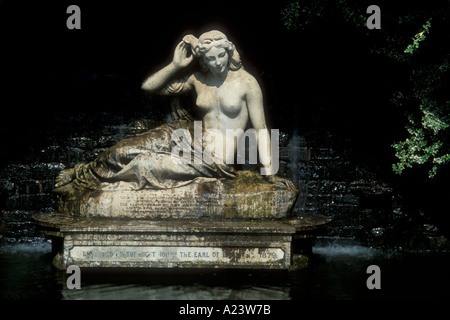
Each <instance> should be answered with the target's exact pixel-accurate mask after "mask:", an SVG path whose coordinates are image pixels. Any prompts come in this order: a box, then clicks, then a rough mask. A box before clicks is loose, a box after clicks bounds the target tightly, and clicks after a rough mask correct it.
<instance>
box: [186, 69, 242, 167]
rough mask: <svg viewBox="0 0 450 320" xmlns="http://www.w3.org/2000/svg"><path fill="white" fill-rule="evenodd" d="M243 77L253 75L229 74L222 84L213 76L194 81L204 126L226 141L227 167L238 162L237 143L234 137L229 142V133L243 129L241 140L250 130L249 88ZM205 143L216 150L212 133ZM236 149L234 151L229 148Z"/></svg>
mask: <svg viewBox="0 0 450 320" xmlns="http://www.w3.org/2000/svg"><path fill="white" fill-rule="evenodd" d="M243 77H244V78H245V77H250V75H249V74H248V73H247V72H245V71H243V70H238V71H229V72H228V75H227V77H226V79H225V80H224V81H220V82H218V81H217V79H215V78H213V77H211V76H209V74H201V73H198V74H194V75H193V77H191V79H192V83H193V85H194V88H195V91H196V93H197V100H196V105H197V108H198V109H199V110H200V111H201V113H202V117H203V118H202V120H203V126H204V128H205V129H206V130H209V132H210V133H214V134H215V135H216V137H215V138H216V139H217V138H219V139H222V143H223V148H224V151H223V160H224V161H226V162H227V163H229V161H231V159H234V155H235V153H236V143H235V141H234V137H231V136H229V137H228V138H227V136H226V130H227V129H232V130H236V129H241V131H240V132H239V133H238V134H237V135H236V137H237V138H238V139H239V138H240V136H241V135H242V133H243V132H244V130H245V128H246V127H247V123H248V118H249V115H248V109H247V102H246V92H247V86H246V85H245V84H246V81H243ZM211 129H217V130H211ZM236 133H237V131H236ZM218 136H219V137H218ZM203 140H204V142H205V143H206V144H208V143H209V144H210V146H209V148H210V149H212V148H213V147H215V146H211V143H213V141H214V138H212V137H210V136H208V131H207V132H206V135H205V136H204V137H203ZM205 140H207V141H205ZM216 141H217V140H216ZM233 145H234V148H230V147H228V148H227V147H226V146H233ZM216 156H217V154H216Z"/></svg>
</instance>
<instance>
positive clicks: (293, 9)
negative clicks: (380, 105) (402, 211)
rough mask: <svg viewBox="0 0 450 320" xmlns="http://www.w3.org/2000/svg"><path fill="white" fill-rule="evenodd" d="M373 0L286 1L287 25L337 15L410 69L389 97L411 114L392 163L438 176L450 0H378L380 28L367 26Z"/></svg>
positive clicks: (448, 145)
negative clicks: (423, 0) (420, 0)
mask: <svg viewBox="0 0 450 320" xmlns="http://www.w3.org/2000/svg"><path fill="white" fill-rule="evenodd" d="M370 4H372V3H371V2H366V1H363V0H335V1H312V0H298V1H295V2H291V3H289V4H288V5H287V6H286V8H285V9H284V10H283V11H282V19H283V22H284V25H285V26H286V28H287V29H289V30H301V31H306V30H307V27H309V26H311V24H312V22H314V23H320V22H321V21H320V19H324V18H328V17H330V16H331V17H334V18H335V21H339V20H340V21H342V23H345V24H347V25H349V26H351V27H353V30H354V31H355V34H359V37H360V39H364V41H366V43H370V45H369V46H368V48H367V50H368V53H370V54H372V55H378V56H381V57H384V58H386V59H387V60H390V61H392V62H394V63H396V64H397V65H398V66H401V67H402V70H405V71H404V72H406V73H407V74H409V82H407V83H401V84H399V87H398V88H397V89H395V88H394V90H393V91H394V92H395V91H397V92H396V93H395V94H394V95H393V96H392V99H391V101H392V102H393V105H394V106H396V107H397V108H400V110H403V111H404V114H405V117H406V119H408V123H407V125H406V126H405V138H404V139H403V140H402V141H398V142H395V143H393V145H392V147H393V148H394V151H395V156H396V157H397V159H398V161H397V163H395V164H393V165H392V168H393V171H394V172H395V173H398V174H400V173H403V172H404V170H405V169H406V168H412V167H424V168H426V169H427V170H428V176H429V177H430V178H432V177H435V176H436V175H437V174H438V172H439V169H440V168H441V167H442V166H444V165H448V164H449V163H450V141H449V138H450V132H449V130H450V129H449V127H450V90H449V89H450V62H449V61H450V46H449V44H450V33H449V32H448V30H449V29H448V28H449V24H450V2H448V1H444V0H436V1H434V2H429V3H418V4H415V3H413V2H409V1H401V2H399V3H396V4H395V5H394V4H392V2H384V1H382V0H379V2H377V3H376V4H377V5H378V6H379V7H380V8H381V17H382V18H381V21H382V28H381V30H376V31H373V30H368V28H367V27H366V19H367V17H368V15H367V14H366V8H367V7H368V6H369V5H370ZM385 8H388V9H385ZM322 21H323V20H322ZM432 21H433V29H432V27H431V22H432ZM411 35H414V36H413V37H412V38H411ZM340 36H343V37H345V35H340ZM411 40H412V43H411ZM399 90H402V92H400V91H399ZM386 116H389V115H386Z"/></svg>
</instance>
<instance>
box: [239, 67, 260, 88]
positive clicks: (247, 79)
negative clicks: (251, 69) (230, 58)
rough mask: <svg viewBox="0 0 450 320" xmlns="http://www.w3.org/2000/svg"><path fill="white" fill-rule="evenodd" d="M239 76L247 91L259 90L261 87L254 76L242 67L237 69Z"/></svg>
mask: <svg viewBox="0 0 450 320" xmlns="http://www.w3.org/2000/svg"><path fill="white" fill-rule="evenodd" d="M236 72H239V73H240V74H239V77H240V78H241V79H242V82H243V83H244V84H245V86H246V88H247V90H248V91H249V92H259V91H260V90H261V87H260V86H259V83H258V81H257V80H256V78H255V77H254V76H252V75H251V74H250V73H248V72H247V71H245V70H243V69H239V70H238V71H236Z"/></svg>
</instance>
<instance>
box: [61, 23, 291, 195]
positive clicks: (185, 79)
mask: <svg viewBox="0 0 450 320" xmlns="http://www.w3.org/2000/svg"><path fill="white" fill-rule="evenodd" d="M194 59H199V64H200V66H201V69H202V70H201V71H200V72H195V73H191V74H186V72H184V74H183V71H185V70H186V67H188V66H189V65H190V64H191V63H192V61H193V60H194ZM142 89H143V90H146V91H148V92H150V93H155V94H161V95H179V94H185V93H188V92H194V93H195V94H196V108H198V111H199V113H200V114H201V115H202V119H201V120H202V126H203V128H202V130H203V131H202V132H203V133H204V134H203V135H202V141H197V143H199V144H200V145H201V146H202V149H203V151H204V150H206V149H207V148H208V150H209V151H211V150H218V149H216V147H219V148H223V152H216V153H214V152H208V153H205V152H203V155H202V156H203V157H202V160H201V161H198V159H192V161H174V153H173V152H172V151H173V148H174V147H176V146H177V144H178V143H180V142H179V141H176V140H175V141H174V139H172V136H173V133H174V131H175V130H177V129H186V132H188V133H189V134H190V136H191V137H190V138H191V141H193V140H192V139H193V138H194V134H193V130H194V122H192V121H190V119H189V117H187V113H186V111H185V110H184V109H182V108H179V109H178V110H175V113H174V114H175V115H181V117H179V119H175V120H176V121H173V123H169V124H164V125H162V126H160V127H157V128H155V129H152V130H150V131H148V132H146V133H144V134H140V135H137V136H135V137H131V138H128V139H124V140H122V141H120V142H119V143H118V144H116V145H115V146H113V147H111V148H110V149H108V150H106V151H105V152H103V153H102V154H100V155H99V156H98V158H96V159H95V160H94V161H92V162H90V163H87V164H78V165H77V166H75V168H71V169H66V170H63V171H62V172H61V173H60V174H59V176H58V177H57V179H56V184H55V187H56V190H55V191H56V192H60V193H64V192H65V190H68V188H70V189H72V190H73V189H76V190H96V189H98V188H99V186H100V185H101V184H102V183H115V182H119V181H126V182H129V183H131V184H132V185H133V186H134V189H136V190H140V189H143V188H150V189H168V188H174V187H179V186H182V185H186V184H188V183H191V182H192V181H194V180H195V179H197V178H202V177H203V178H217V179H220V178H226V179H233V178H235V177H236V171H235V169H234V168H233V167H232V166H230V165H228V164H230V163H234V161H233V159H234V158H235V156H236V144H234V139H235V137H234V136H233V137H232V139H233V141H227V139H228V140H229V139H231V138H229V137H228V136H227V135H226V130H227V129H233V130H236V129H241V130H237V131H236V132H242V133H243V132H244V130H245V129H246V127H247V124H248V121H249V120H250V121H251V124H252V126H253V128H254V129H256V130H267V128H266V121H265V116H264V108H263V97H262V92H261V88H260V86H259V84H258V83H257V81H256V80H255V78H254V77H253V76H251V75H250V74H249V73H248V72H246V71H245V70H244V68H243V67H242V64H241V59H240V56H239V54H238V51H237V50H236V48H235V46H234V45H233V43H232V42H230V41H229V40H228V39H227V37H226V36H225V35H224V34H223V33H222V32H220V31H216V30H213V31H209V32H206V33H204V34H202V35H201V36H200V37H199V38H198V39H197V38H195V37H194V36H192V35H187V36H185V37H184V38H183V40H182V41H181V42H180V43H179V44H178V45H177V46H176V48H175V52H174V55H173V60H172V62H171V63H170V64H169V65H167V66H166V67H164V68H162V69H161V70H159V71H157V72H156V73H154V74H153V75H151V76H149V77H148V78H147V79H146V80H145V81H144V82H143V84H142ZM208 132H214V133H215V134H214V137H211V136H210V135H208ZM217 133H218V134H217ZM265 137H266V138H259V139H257V147H258V151H259V157H260V160H261V163H262V164H263V168H264V170H265V176H264V177H265V178H266V180H267V181H269V182H271V183H275V184H277V185H279V186H284V187H288V188H290V189H293V190H295V187H294V185H293V184H292V182H291V181H289V180H286V179H283V178H280V177H278V176H276V175H274V174H273V173H274V172H273V171H274V170H273V165H272V163H271V153H270V152H271V150H270V136H269V135H266V136H265ZM187 138H188V140H189V137H187ZM237 139H239V136H238V137H237ZM230 143H232V144H230ZM193 144H194V145H195V143H193ZM211 144H212V145H213V146H211ZM214 144H215V145H214ZM227 145H234V146H235V147H234V148H230V147H228V148H226V146H227ZM219 151H221V150H220V149H219ZM196 154H198V153H197V152H192V153H191V155H192V157H194V156H195V155H196ZM205 156H209V157H213V158H214V159H208V160H209V161H205ZM175 158H176V157H175Z"/></svg>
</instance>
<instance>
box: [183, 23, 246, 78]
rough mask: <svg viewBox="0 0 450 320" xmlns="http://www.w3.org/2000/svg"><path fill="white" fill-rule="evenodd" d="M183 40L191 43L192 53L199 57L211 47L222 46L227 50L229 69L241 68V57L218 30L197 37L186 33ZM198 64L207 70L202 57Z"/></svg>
mask: <svg viewBox="0 0 450 320" xmlns="http://www.w3.org/2000/svg"><path fill="white" fill-rule="evenodd" d="M183 41H184V42H186V43H189V44H190V45H191V49H192V54H193V55H194V56H196V57H199V58H200V57H203V56H204V54H205V53H206V52H208V51H209V50H210V49H211V48H212V47H216V48H224V49H225V50H227V52H228V56H229V60H228V63H229V66H228V67H229V68H230V70H233V71H236V70H239V69H240V68H242V62H241V57H240V56H239V53H238V51H237V50H236V47H235V45H234V44H233V43H232V42H231V41H229V40H228V38H227V36H226V35H225V34H224V33H222V32H220V31H218V30H212V31H208V32H205V33H203V34H202V35H201V36H200V37H199V38H198V39H197V38H195V37H194V36H193V35H187V36H185V37H184V38H183ZM200 66H201V68H202V70H204V71H206V70H207V67H206V65H205V64H204V62H203V60H202V59H200Z"/></svg>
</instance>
